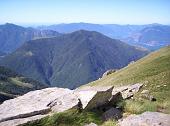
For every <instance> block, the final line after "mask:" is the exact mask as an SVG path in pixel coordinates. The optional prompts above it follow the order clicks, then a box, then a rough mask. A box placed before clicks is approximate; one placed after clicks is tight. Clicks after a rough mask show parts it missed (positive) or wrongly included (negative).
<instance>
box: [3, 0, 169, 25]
mask: <svg viewBox="0 0 170 126" xmlns="http://www.w3.org/2000/svg"><path fill="white" fill-rule="evenodd" d="M5 22H9V23H44V24H45V23H71V22H89V23H102V24H107V23H116V24H148V23H162V24H170V0H0V23H1V24H2V23H5Z"/></svg>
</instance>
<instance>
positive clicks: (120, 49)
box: [0, 30, 148, 88]
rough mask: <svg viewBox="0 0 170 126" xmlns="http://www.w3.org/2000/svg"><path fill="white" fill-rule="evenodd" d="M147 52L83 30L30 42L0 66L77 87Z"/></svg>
mask: <svg viewBox="0 0 170 126" xmlns="http://www.w3.org/2000/svg"><path fill="white" fill-rule="evenodd" d="M147 53H148V51H146V50H143V49H141V48H136V47H133V46H130V45H128V44H125V43H123V42H121V41H120V40H116V39H111V38H109V37H106V36H104V35H102V34H100V33H98V32H94V31H85V30H80V31H76V32H73V33H70V34H65V35H61V36H59V37H52V38H42V39H36V40H31V41H28V42H26V43H25V44H24V45H23V46H21V47H20V48H18V49H17V50H16V51H15V52H13V53H11V54H9V55H7V56H6V57H4V58H3V59H2V60H1V61H0V64H1V65H3V66H7V67H9V68H11V69H13V70H15V71H17V72H18V73H21V74H23V75H25V76H27V77H31V78H33V79H35V80H38V81H41V82H43V83H47V84H48V85H50V86H57V87H68V88H75V87H78V86H80V85H82V84H85V83H88V82H90V81H93V80H96V79H98V78H99V77H101V75H102V74H103V73H104V72H105V71H106V70H108V69H119V68H122V67H124V66H126V65H127V64H129V62H131V61H136V60H137V59H139V58H141V57H143V56H144V55H146V54H147Z"/></svg>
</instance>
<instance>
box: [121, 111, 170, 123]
mask: <svg viewBox="0 0 170 126" xmlns="http://www.w3.org/2000/svg"><path fill="white" fill-rule="evenodd" d="M119 126H170V114H164V113H159V112H144V113H143V114H140V115H130V116H128V117H127V118H125V119H123V120H120V121H119Z"/></svg>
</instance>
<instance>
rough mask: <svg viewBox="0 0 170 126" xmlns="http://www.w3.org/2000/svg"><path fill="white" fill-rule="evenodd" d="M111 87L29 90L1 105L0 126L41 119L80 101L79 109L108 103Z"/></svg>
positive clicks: (72, 106) (10, 125)
mask: <svg viewBox="0 0 170 126" xmlns="http://www.w3.org/2000/svg"><path fill="white" fill-rule="evenodd" d="M112 90H113V87H112V86H109V87H95V88H90V89H83V90H69V89H63V88H46V89H43V90H37V91H31V92H29V93H27V94H25V95H23V96H20V97H18V98H14V99H11V100H7V101H5V102H4V103H3V104H1V105H0V125H4V126H15V125H18V124H23V123H26V122H27V121H32V120H36V119H40V118H43V117H45V116H47V115H49V114H52V113H53V112H63V111H65V110H68V109H71V108H77V107H78V103H79V101H80V102H81V104H82V109H85V110H89V109H93V108H97V107H100V106H102V105H104V104H107V103H108V101H109V99H110V97H111V95H112ZM16 122H17V123H16ZM14 124H15V125H14Z"/></svg>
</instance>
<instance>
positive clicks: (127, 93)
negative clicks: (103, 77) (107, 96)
mask: <svg viewBox="0 0 170 126" xmlns="http://www.w3.org/2000/svg"><path fill="white" fill-rule="evenodd" d="M142 86H143V84H141V83H136V84H133V85H127V86H122V87H117V88H114V89H113V91H112V95H113V96H115V95H117V94H118V93H120V94H121V96H122V98H123V99H127V98H130V97H132V96H133V95H134V94H135V93H137V92H138V91H139V89H140V88H141V87H142Z"/></svg>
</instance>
